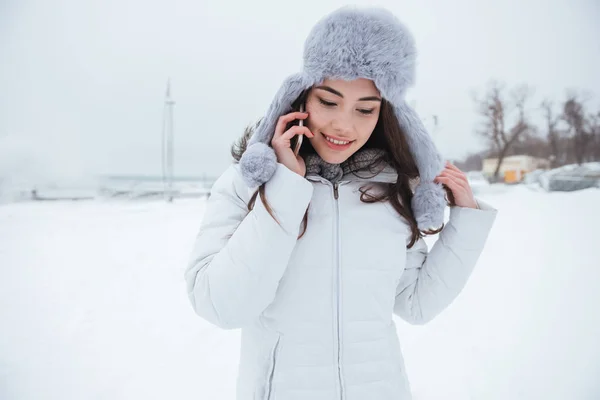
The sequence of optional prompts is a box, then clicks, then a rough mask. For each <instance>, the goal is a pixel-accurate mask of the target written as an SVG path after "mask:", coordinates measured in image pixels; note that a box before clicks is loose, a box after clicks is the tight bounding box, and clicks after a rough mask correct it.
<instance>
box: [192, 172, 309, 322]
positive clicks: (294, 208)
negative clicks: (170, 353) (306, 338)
mask: <svg viewBox="0 0 600 400" xmlns="http://www.w3.org/2000/svg"><path fill="white" fill-rule="evenodd" d="M243 191H246V193H247V192H248V186H247V185H246V184H245V183H244V182H243V180H242V178H241V175H240V173H239V171H238V170H237V169H236V166H235V165H232V166H231V167H230V168H229V169H228V170H227V171H225V173H224V174H223V175H221V176H220V177H219V179H218V180H217V181H216V182H215V184H214V186H213V188H212V189H211V195H210V197H209V200H208V202H207V205H206V210H205V214H204V217H203V219H202V222H201V224H200V228H199V232H198V235H197V237H196V240H195V243H194V246H193V250H192V254H191V257H190V260H189V263H188V265H187V268H186V270H185V281H186V285H187V292H188V296H189V299H190V301H191V303H192V306H193V308H194V310H195V312H196V313H197V314H198V315H199V316H201V317H202V318H204V319H206V320H207V321H209V322H211V323H213V324H214V325H217V326H219V327H222V328H225V329H233V328H240V327H242V326H244V325H245V324H247V323H248V322H250V321H252V319H254V318H256V317H257V316H258V315H259V314H260V313H261V312H262V311H263V310H264V309H265V308H266V307H267V306H268V305H269V304H270V303H271V302H272V301H273V298H274V297H275V292H276V290H277V286H278V284H279V281H280V279H281V277H282V276H283V273H284V271H285V268H286V266H287V264H288V260H289V257H290V255H291V253H292V250H293V249H294V246H295V245H296V240H297V236H298V234H299V228H300V223H301V222H302V218H303V216H304V212H305V211H306V209H307V207H308V204H309V202H310V199H311V197H312V192H313V187H312V184H311V183H310V182H309V181H307V180H306V179H304V178H303V177H301V176H300V175H298V174H296V173H294V172H293V171H291V170H289V169H288V168H287V167H285V166H284V165H282V164H277V169H276V171H275V174H274V175H273V177H272V178H271V179H270V180H269V181H268V182H267V183H266V184H265V195H266V199H267V201H268V204H269V205H270V206H271V208H272V211H273V213H274V215H275V217H276V218H277V220H278V221H279V223H280V224H278V223H277V221H275V220H274V219H273V217H272V216H271V215H270V214H269V213H268V212H267V210H266V209H265V207H264V205H263V203H262V201H261V199H260V198H257V200H256V203H255V205H254V208H253V210H252V211H250V212H248V208H247V203H246V201H245V200H243V199H242V197H243V196H240V195H239V193H243Z"/></svg>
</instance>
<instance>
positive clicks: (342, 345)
mask: <svg viewBox="0 0 600 400" xmlns="http://www.w3.org/2000/svg"><path fill="white" fill-rule="evenodd" d="M414 61H415V50H414V43H413V39H412V38H411V36H410V34H409V33H408V32H407V30H406V29H405V28H404V26H403V25H402V24H401V23H400V22H398V20H397V19H396V18H395V17H394V16H392V15H391V14H390V13H389V12H387V11H385V10H382V9H358V8H342V9H339V10H337V11H335V12H334V13H332V14H330V15H328V16H326V17H325V18H323V19H322V20H321V21H319V22H318V23H317V25H316V26H315V27H314V28H313V30H312V32H311V33H310V35H309V37H308V39H307V40H306V43H305V52H304V69H303V71H302V72H301V73H299V74H297V75H293V76H291V77H290V78H288V79H287V80H286V81H285V82H284V84H283V86H282V88H281V89H280V90H279V92H278V93H277V95H276V96H275V99H274V100H273V103H272V104H271V106H270V108H269V110H268V112H267V113H266V116H265V118H263V120H262V121H261V122H260V123H259V125H258V127H257V128H256V130H255V131H254V132H248V133H247V134H246V135H245V137H243V138H242V141H241V142H240V146H239V147H238V148H237V149H235V150H234V156H235V158H236V160H237V161H239V162H238V163H235V164H233V165H232V166H231V167H230V168H229V169H227V170H226V171H225V173H224V174H223V175H222V176H221V177H220V178H219V179H218V180H217V181H216V183H215V184H214V187H213V189H212V192H211V196H210V199H209V201H208V204H207V208H206V212H205V216H204V219H203V221H202V224H201V227H200V232H199V234H198V237H197V239H196V243H195V246H194V250H193V254H192V257H191V260H190V263H189V266H188V268H187V270H186V273H185V278H186V281H187V288H188V294H189V297H190V300H191V303H192V305H193V307H194V309H195V311H196V313H197V314H198V315H200V316H201V317H203V318H205V319H206V320H208V321H210V322H211V323H213V324H215V325H217V326H220V327H223V328H226V329H233V328H242V344H241V360H240V366H239V375H238V381H237V398H238V400H251V399H252V400H255V399H259V400H274V399H277V400H292V399H293V400H296V399H311V400H334V399H336V400H337V399H345V400H365V399H377V400H387V399H389V400H392V399H394V400H400V399H410V396H411V395H410V388H409V384H408V381H407V375H406V372H405V366H404V361H403V358H402V353H401V350H400V345H399V340H398V336H397V333H396V329H395V325H394V321H393V319H392V316H393V314H396V315H398V316H400V317H401V318H403V319H404V320H406V321H408V322H409V323H412V324H423V323H425V322H427V321H429V320H431V319H432V318H433V317H435V316H436V315H437V314H438V313H440V312H441V311H442V310H443V309H444V308H446V307H447V306H448V305H449V304H450V303H451V302H452V301H453V300H454V298H455V297H456V296H457V295H458V294H459V292H460V291H461V290H462V288H463V286H464V285H465V283H466V281H467V279H468V277H469V275H470V273H471V271H472V269H473V268H474V266H475V263H476V260H477V258H478V257H479V255H480V253H481V251H482V249H483V246H484V243H485V241H486V238H487V236H488V233H489V230H490V229H491V226H492V224H493V221H494V219H495V215H496V211H495V210H494V209H493V208H491V207H490V206H488V205H486V204H485V203H483V202H481V201H479V202H477V201H476V200H475V199H474V197H473V194H472V192H471V189H470V187H469V184H468V182H467V180H466V178H465V175H464V174H463V173H462V172H461V171H460V170H458V169H457V168H456V167H454V166H453V165H451V164H446V165H444V164H443V162H442V159H441V157H440V156H439V154H438V153H437V150H436V149H435V146H434V145H433V143H432V141H431V138H430V137H429V135H428V134H427V133H426V131H425V129H424V128H423V125H422V123H421V122H420V120H419V119H418V117H417V116H416V114H415V113H414V111H413V110H412V109H411V108H410V107H408V106H407V105H406V103H405V102H404V99H403V97H404V93H405V91H406V89H407V87H408V86H410V85H411V84H412V83H413V77H414ZM302 105H305V108H306V112H305V113H303V112H299V111H297V110H298V109H299V108H300V106H302ZM299 121H304V126H300V124H299V123H298V122H299ZM300 135H303V136H304V139H305V140H304V141H303V143H302V146H301V147H300V150H299V154H297V155H296V154H295V153H294V151H293V145H294V144H295V141H296V140H297V138H298V136H300ZM445 190H446V191H447V192H446V191H445ZM446 194H448V196H447V198H446ZM448 200H449V201H450V205H451V208H450V219H449V221H448V223H447V224H445V225H444V224H443V222H444V208H445V206H446V205H447V204H448V203H447V201H448ZM434 232H440V236H439V240H438V241H437V242H436V244H435V245H434V246H433V247H432V249H431V251H428V249H427V246H426V244H425V242H424V240H423V236H424V235H425V234H427V233H434Z"/></svg>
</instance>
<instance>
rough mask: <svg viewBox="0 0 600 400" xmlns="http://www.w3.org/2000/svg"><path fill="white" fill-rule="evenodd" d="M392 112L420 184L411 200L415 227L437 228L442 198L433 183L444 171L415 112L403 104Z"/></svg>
mask: <svg viewBox="0 0 600 400" xmlns="http://www.w3.org/2000/svg"><path fill="white" fill-rule="evenodd" d="M394 111H395V113H396V118H397V119H398V122H399V123H400V127H401V129H402V131H404V133H405V134H406V138H407V140H408V145H409V146H410V151H411V153H412V155H413V157H414V159H415V162H416V164H417V168H418V169H419V175H420V183H419V184H418V185H417V187H416V189H415V194H414V196H413V200H412V208H413V213H414V214H415V216H416V218H417V225H418V226H419V229H421V230H431V229H438V228H439V227H441V226H442V224H443V223H444V209H445V207H446V198H445V191H444V188H443V186H442V185H441V184H439V183H435V182H433V180H434V179H435V177H436V176H438V175H439V174H440V172H442V170H443V169H444V162H443V160H442V157H441V155H440V154H439V153H438V151H437V149H436V147H435V144H434V143H433V140H432V138H431V136H430V135H429V134H428V133H427V131H426V130H425V126H424V125H423V122H422V121H421V119H420V118H419V116H418V115H417V113H416V112H415V111H414V110H413V109H412V108H411V107H410V106H409V105H408V104H406V102H404V101H402V102H400V103H399V104H398V105H396V106H394Z"/></svg>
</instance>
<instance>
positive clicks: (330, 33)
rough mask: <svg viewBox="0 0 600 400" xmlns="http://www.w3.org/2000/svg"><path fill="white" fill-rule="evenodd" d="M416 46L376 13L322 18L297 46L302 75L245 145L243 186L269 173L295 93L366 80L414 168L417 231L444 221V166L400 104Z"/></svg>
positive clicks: (291, 80)
mask: <svg viewBox="0 0 600 400" xmlns="http://www.w3.org/2000/svg"><path fill="white" fill-rule="evenodd" d="M415 59H416V49H415V42H414V39H413V37H412V35H411V33H410V32H409V31H408V30H407V28H406V27H405V26H404V25H403V24H402V23H401V22H400V21H399V20H398V19H397V18H396V17H395V16H394V15H393V14H392V13H390V12H389V11H387V10H385V9H382V8H358V7H354V6H346V7H342V8H340V9H338V10H336V11H334V12H333V13H331V14H329V15H327V16H325V17H324V18H322V19H321V20H320V21H319V22H317V24H316V25H315V26H314V27H313V29H312V31H311V32H310V34H309V36H308V38H307V39H306V41H305V43H304V64H303V71H302V72H300V73H297V74H294V75H291V76H289V77H288V78H287V79H286V80H285V81H284V82H283V85H282V86H281V88H280V89H279V91H278V92H277V94H276V95H275V98H274V100H273V102H272V103H271V105H270V107H269V109H268V111H267V113H266V115H265V116H264V118H263V119H262V120H261V122H260V124H259V126H258V127H257V128H256V131H255V132H254V134H253V135H252V137H251V138H250V140H249V142H248V147H247V149H246V151H245V152H244V154H243V155H242V158H241V159H240V169H241V172H242V175H243V177H244V180H245V181H246V183H247V184H248V186H250V187H253V186H260V185H261V184H263V183H265V182H267V181H268V180H269V179H270V178H271V176H272V175H273V174H274V173H275V169H276V167H277V157H276V155H275V151H274V150H273V149H272V148H271V146H270V142H271V139H272V137H273V134H274V131H275V125H276V124H277V120H278V119H279V117H280V116H282V115H284V114H287V113H289V112H290V111H291V110H292V103H293V102H294V101H295V100H296V99H297V98H298V96H300V94H301V93H302V91H304V90H306V89H308V88H310V87H312V86H313V85H316V84H320V83H322V82H323V81H324V80H325V79H343V80H354V79H358V78H365V79H370V80H372V81H373V82H374V83H375V86H376V87H377V89H378V90H379V91H380V93H381V95H382V96H383V98H385V99H386V100H387V101H389V102H390V103H391V105H392V106H393V107H394V111H395V114H396V117H397V119H398V121H399V123H400V125H401V128H402V130H403V131H404V132H405V133H406V134H407V139H408V143H409V146H410V151H411V153H412V154H413V157H414V159H415V161H416V164H417V167H418V169H419V175H420V182H419V184H418V185H417V187H416V189H415V193H414V196H413V200H412V209H413V212H414V214H415V217H416V219H417V224H418V226H419V229H421V230H428V229H432V228H439V227H440V226H441V225H442V223H443V221H444V208H445V206H446V200H445V192H444V190H443V188H442V186H441V185H440V184H438V183H435V182H433V179H434V178H435V177H436V176H437V175H438V174H439V173H440V172H441V171H442V170H443V168H444V163H443V160H442V157H441V156H440V154H439V153H438V151H437V149H436V147H435V145H434V143H433V141H432V139H431V137H430V136H429V134H428V133H427V131H426V130H425V127H424V126H423V123H422V122H421V120H420V118H419V117H418V116H417V114H416V113H415V111H414V110H413V109H412V108H411V107H410V106H408V104H406V102H405V99H404V98H405V93H406V90H407V89H408V88H409V87H410V86H412V85H413V84H414V80H415Z"/></svg>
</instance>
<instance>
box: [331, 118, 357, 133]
mask: <svg viewBox="0 0 600 400" xmlns="http://www.w3.org/2000/svg"><path fill="white" fill-rule="evenodd" d="M331 128H332V129H333V130H334V132H335V133H336V135H339V136H341V137H347V136H349V135H350V133H351V132H352V122H351V121H350V120H349V119H347V118H336V119H334V120H333V121H331Z"/></svg>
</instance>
